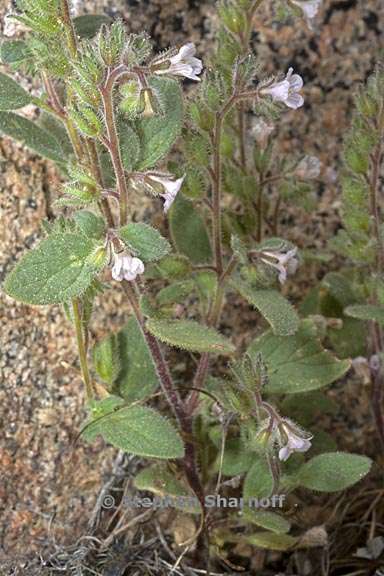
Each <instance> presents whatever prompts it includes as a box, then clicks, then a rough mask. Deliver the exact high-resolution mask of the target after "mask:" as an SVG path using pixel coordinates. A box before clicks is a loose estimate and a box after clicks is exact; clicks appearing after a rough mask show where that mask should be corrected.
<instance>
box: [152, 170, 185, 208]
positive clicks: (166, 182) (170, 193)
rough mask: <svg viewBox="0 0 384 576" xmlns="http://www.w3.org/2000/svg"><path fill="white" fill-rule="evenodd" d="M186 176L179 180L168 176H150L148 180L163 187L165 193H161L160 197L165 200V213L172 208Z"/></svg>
mask: <svg viewBox="0 0 384 576" xmlns="http://www.w3.org/2000/svg"><path fill="white" fill-rule="evenodd" d="M184 178H185V175H184V176H182V177H181V178H177V180H175V179H172V178H170V177H169V176H167V175H165V174H164V175H161V174H148V175H147V180H152V181H154V182H156V183H158V184H160V185H161V187H162V189H163V190H164V192H162V193H160V194H159V196H160V197H161V198H163V199H164V206H163V209H164V212H168V210H169V209H170V207H171V206H172V204H173V202H174V200H175V198H176V196H177V193H178V191H179V190H180V188H181V185H182V184H183V182H184Z"/></svg>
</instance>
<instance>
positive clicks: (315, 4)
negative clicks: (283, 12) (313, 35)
mask: <svg viewBox="0 0 384 576" xmlns="http://www.w3.org/2000/svg"><path fill="white" fill-rule="evenodd" d="M291 2H292V4H295V5H296V6H298V7H299V8H301V10H302V12H303V15H304V17H305V18H306V20H307V21H308V23H309V24H310V25H311V23H312V22H311V21H312V20H313V19H314V18H315V17H316V15H317V13H318V11H319V8H320V4H321V0H304V1H302V2H300V1H299V0H291Z"/></svg>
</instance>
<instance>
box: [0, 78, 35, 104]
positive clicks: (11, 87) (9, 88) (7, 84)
mask: <svg viewBox="0 0 384 576" xmlns="http://www.w3.org/2000/svg"><path fill="white" fill-rule="evenodd" d="M31 101H32V97H31V96H30V95H29V94H28V92H26V91H25V90H24V88H22V87H21V86H20V85H19V84H18V83H17V82H15V81H14V80H13V78H10V77H9V76H7V75H6V74H2V73H1V72H0V110H17V109H18V108H22V107H23V106H26V105H27V104H29V103H30V102H31Z"/></svg>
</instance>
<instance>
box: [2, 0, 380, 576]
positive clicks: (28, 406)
mask: <svg viewBox="0 0 384 576" xmlns="http://www.w3.org/2000/svg"><path fill="white" fill-rule="evenodd" d="M215 4H216V2H215V1H213V0H200V1H196V0H189V1H188V0H143V1H142V2H139V1H137V0H126V1H125V2H124V1H122V0H115V1H114V2H110V1H108V0H94V1H92V2H91V1H85V2H82V1H78V2H76V10H77V11H78V13H79V14H82V13H86V12H93V13H96V12H97V13H102V12H104V13H107V14H109V15H111V16H113V17H122V18H123V19H124V21H125V22H126V24H127V26H128V28H129V29H130V30H131V31H133V32H137V31H140V30H142V29H143V28H144V29H146V30H147V31H148V32H149V33H150V34H151V36H152V38H153V39H154V41H155V43H156V46H157V48H159V49H163V48H166V47H168V46H169V45H170V44H182V43H183V42H185V41H193V42H195V43H196V45H197V49H198V52H199V55H200V56H201V57H202V58H203V59H204V54H206V53H207V52H208V51H209V50H210V49H211V48H212V47H213V45H214V42H215V34H216V30H217V18H216V13H215ZM277 4H278V2H267V3H266V5H267V8H266V9H265V10H264V11H262V12H261V15H260V16H259V17H258V18H257V19H256V21H255V28H254V29H255V33H254V35H253V42H254V47H255V50H256V53H257V55H258V57H259V58H260V61H261V62H262V63H263V66H264V68H265V71H266V72H267V73H270V72H276V71H285V70H286V69H287V68H288V67H289V66H293V67H294V69H295V71H298V72H299V73H300V74H301V76H302V77H303V78H304V81H305V98H306V104H305V107H304V108H303V109H302V111H301V112H300V113H299V114H293V113H287V114H286V115H285V116H284V120H283V121H282V123H281V125H280V126H279V147H280V148H281V150H282V151H283V153H284V152H286V153H288V152H292V151H293V150H294V151H297V152H298V153H300V152H305V153H306V154H314V155H317V156H318V157H319V158H320V160H321V161H322V164H323V172H322V178H323V182H325V184H323V185H322V186H321V187H320V189H319V196H318V201H317V206H316V208H315V214H313V213H311V214H307V213H305V211H304V210H298V211H296V216H295V220H294V222H295V225H292V227H291V229H290V240H292V241H293V242H295V243H297V244H298V245H299V246H300V247H302V248H303V247H307V248H308V247H317V246H318V247H320V246H322V247H324V246H325V245H326V243H327V240H328V239H329V238H330V237H332V236H333V235H334V233H335V231H336V230H337V228H338V227H339V225H340V218H339V208H340V189H339V184H338V180H337V174H338V172H339V170H340V156H339V155H340V144H341V140H342V137H343V133H344V132H345V130H346V128H347V127H348V125H349V121H350V117H351V102H352V94H353V92H354V91H355V90H356V87H357V85H358V83H359V82H363V81H365V80H366V78H367V77H368V75H369V74H370V73H371V72H372V71H373V70H374V67H375V65H376V63H377V62H378V59H379V57H380V52H381V53H382V50H383V49H384V33H383V18H384V3H382V2H381V1H380V0H324V2H323V6H322V9H321V13H320V17H319V18H318V21H317V23H316V25H315V28H314V30H309V29H308V28H307V26H306V25H305V23H304V22H302V21H300V20H295V22H294V23H293V22H292V21H291V22H289V23H280V22H278V21H277V19H276V18H273V11H274V9H275V8H274V7H276V5H277ZM8 9H9V5H8V2H4V0H0V16H1V17H3V16H4V14H5V13H6V12H7V10H8ZM1 19H2V18H1ZM271 22H272V24H271ZM24 83H25V85H28V86H29V87H30V88H31V89H34V90H38V84H36V83H35V81H32V84H31V83H30V82H29V81H26V80H24ZM192 89H193V88H192ZM0 188H1V191H2V194H1V200H0V206H1V219H2V227H1V232H0V234H1V236H0V239H1V246H2V250H1V254H0V274H1V279H3V278H4V276H5V274H6V272H7V271H8V270H9V269H10V268H11V267H12V266H13V265H14V262H15V261H16V260H17V259H18V258H19V257H20V256H21V254H22V253H23V252H24V251H25V250H26V249H27V248H29V247H31V246H33V245H34V244H35V243H36V242H37V240H38V239H39V238H40V237H41V230H40V222H41V220H42V219H44V218H46V217H47V214H48V215H50V212H51V210H52V208H51V200H52V199H54V198H56V196H57V193H58V190H59V188H60V176H59V174H58V173H57V171H56V169H55V167H54V166H53V164H52V163H50V162H49V161H44V160H41V159H40V158H39V157H37V156H36V155H34V154H33V153H31V152H29V151H28V150H26V149H24V148H23V147H22V146H21V145H19V144H17V143H15V142H13V141H11V140H10V139H8V138H2V139H1V141H0ZM142 209H143V208H142V206H138V207H137V210H139V211H140V210H142ZM287 218H289V213H286V214H285V213H283V216H282V223H284V219H287ZM288 221H289V220H288ZM304 275H305V273H304V274H303V282H302V284H300V283H299V288H296V291H297V293H296V294H295V292H294V290H295V289H293V296H294V297H297V298H298V297H300V298H301V297H302V294H300V293H299V291H300V286H301V287H305V282H304ZM303 289H304V288H303ZM2 305H3V306H2V309H1V316H0V323H1V324H0V330H1V357H0V371H1V382H2V386H1V388H0V406H1V408H0V413H1V417H2V418H1V419H2V422H3V430H2V437H1V444H0V446H1V452H0V465H1V470H2V481H1V485H0V498H1V513H2V522H1V528H0V538H1V550H0V567H1V562H3V572H2V573H4V574H26V575H28V574H34V573H36V574H40V573H41V574H43V573H45V572H43V569H42V568H41V570H40V569H38V568H34V567H33V566H35V567H36V566H38V562H39V560H38V557H39V555H42V556H44V555H45V554H46V553H48V552H49V553H52V551H56V552H58V551H59V550H60V551H61V553H64V552H63V550H65V553H66V554H68V557H69V556H71V554H72V556H73V554H74V553H75V552H76V553H77V554H79V549H80V550H81V549H82V548H81V545H84V546H85V547H86V549H87V550H88V551H89V549H90V548H91V545H90V543H89V542H83V541H81V537H82V536H83V535H84V534H86V533H87V525H88V522H89V518H90V514H91V511H92V509H93V507H94V505H95V503H96V498H97V495H98V493H99V490H100V488H101V487H102V486H103V485H104V484H105V482H107V481H108V480H109V479H110V478H111V470H112V468H113V465H114V463H115V468H116V466H117V468H116V470H117V474H119V473H120V472H121V471H122V470H123V472H124V474H125V476H129V475H130V474H132V471H133V470H134V467H135V466H136V464H135V461H134V460H130V461H127V459H125V460H124V459H123V460H121V458H120V461H118V462H117V464H116V451H115V450H113V449H112V448H108V447H106V446H105V445H104V444H103V443H102V442H100V441H99V442H96V443H94V444H92V445H89V444H85V443H84V442H83V441H81V440H80V441H79V440H77V435H78V433H79V430H80V428H81V424H82V421H83V420H84V416H85V410H84V391H83V387H82V382H81V378H80V375H79V367H78V362H77V359H76V345H75V340H74V335H73V332H72V328H71V325H70V323H69V322H68V321H67V320H66V318H65V316H64V315H63V312H62V310H61V309H60V308H59V307H56V306H53V307H49V308H46V307H29V306H26V305H21V304H18V303H16V302H14V301H12V300H11V299H9V298H8V297H6V296H4V295H3V296H2ZM245 312H246V311H245ZM127 313H128V308H127V306H126V303H125V302H124V298H123V296H122V295H121V294H119V293H118V292H114V293H113V294H112V292H109V293H108V298H100V299H99V300H98V302H97V312H96V315H95V319H94V322H93V328H92V330H93V337H95V338H99V337H100V336H102V335H103V334H104V333H106V332H107V331H110V330H111V329H117V328H118V327H119V326H121V325H122V324H123V323H124V321H125V319H126V317H127ZM245 321H246V319H245ZM226 322H229V320H227V321H226ZM234 331H235V330H234ZM344 384H346V385H345V386H342V387H338V386H336V387H335V388H334V389H332V391H331V395H333V396H335V397H336V398H337V399H338V400H339V401H340V402H341V404H340V405H341V409H340V411H339V412H338V414H337V415H336V416H335V418H334V421H333V423H332V426H333V427H334V429H335V430H336V431H337V434H338V435H339V436H340V438H344V441H343V445H342V447H343V448H345V449H348V448H350V449H353V451H356V452H362V453H367V452H368V453H372V452H373V453H374V452H375V451H376V448H375V444H374V443H375V439H374V438H375V436H374V432H373V427H372V424H370V414H369V409H368V392H367V389H366V387H364V383H363V381H362V379H361V378H359V377H355V378H354V379H351V380H348V382H347V383H344ZM363 429H364V432H362V430H363ZM367 439H369V444H370V445H369V446H367ZM359 490H363V488H358V489H357V490H356V493H355V497H356V498H357V499H358V497H359V496H358V492H359ZM331 503H332V501H331ZM314 506H315V504H314ZM328 506H329V503H328ZM357 510H358V512H357V513H359V514H360V512H361V514H362V510H361V507H360V508H357ZM359 510H360V511H359ZM317 512H318V510H317V509H316V508H315V509H313V510H312V509H311V510H308V511H307V516H308V515H309V520H308V518H307V519H306V520H305V521H306V522H307V524H308V526H314V525H315V526H316V525H317V524H316V516H317ZM144 520H146V519H144ZM350 521H351V522H356V521H357V522H358V517H355V518H352V519H350ZM311 522H312V524H311ZM176 528H177V529H178V530H184V531H185V530H186V531H187V532H188V526H187V527H186V526H181V527H180V526H176ZM176 528H175V527H174V528H173V530H172V529H171V532H173V535H175V534H176ZM138 534H139V535H138V536H137V535H136V536H135V537H136V538H140V537H141V536H142V532H141V531H139V533H138ZM132 538H133V537H132ZM148 538H149V537H148ZM151 538H152V540H151V539H150V538H149V539H147V541H146V544H147V548H146V550H147V552H146V553H147V556H146V560H145V561H144V560H143V562H144V563H145V564H146V565H147V569H148V572H144V571H143V572H141V571H140V562H139V560H138V564H137V566H138V567H135V570H136V572H134V570H133V569H132V572H130V573H132V574H134V573H136V574H141V573H142V574H144V573H151V574H152V573H153V574H162V573H164V574H167V573H169V572H170V568H171V566H172V563H173V561H172V555H173V557H175V559H177V556H178V553H177V554H176V556H175V552H173V550H172V549H171V550H168V560H163V559H161V560H159V564H158V571H156V569H155V568H154V566H155V564H154V562H155V557H156V554H157V550H158V548H159V547H160V548H161V550H162V552H163V556H164V555H165V556H166V554H165V551H164V550H165V546H168V544H167V543H166V542H164V535H163V534H161V533H159V531H157V532H156V535H155V536H153V535H152V536H151ZM78 542H81V545H80V544H78ZM74 543H76V545H74ZM131 545H132V548H131V549H130V551H131V553H132V554H133V553H134V550H139V548H135V546H136V547H138V546H139V542H138V541H137V540H135V541H132V542H131ZM71 546H73V548H71ZM60 547H62V548H60ZM66 547H67V548H66ZM124 550H126V549H125V548H122V549H119V544H117V545H116V548H115V549H114V552H115V555H114V559H113V562H115V565H113V562H112V561H111V564H108V566H109V568H108V569H107V568H106V569H105V570H106V571H105V572H103V574H104V573H105V574H110V575H112V574H116V575H118V574H121V575H122V574H123V573H124V562H125V561H126V552H124ZM140 554H143V553H142V550H141V549H140V553H139V552H138V556H137V557H138V559H140ZM242 554H244V550H242V551H240V552H239V557H240V556H241V555H242ZM159 556H160V557H161V554H160V555H159ZM165 556H164V557H165ZM259 556H260V555H259V554H256V558H254V559H253V560H252V563H251V564H252V565H253V567H250V570H251V571H250V572H247V573H249V574H256V573H257V572H256V569H257V562H259V561H260V558H259ZM63 562H64V561H63ZM119 562H120V564H119ZM167 562H168V563H169V566H168V567H167ZM295 562H296V563H295ZM295 562H294V561H293V560H292V559H291V560H289V562H288V560H287V564H286V566H284V570H285V569H286V570H287V572H286V574H294V573H295V571H294V570H297V573H300V574H309V573H310V572H308V571H307V572H306V571H305V568H302V564H304V563H305V562H309V566H311V564H310V562H311V555H310V554H309V555H308V557H304V556H303V557H302V556H301V554H300V553H298V554H297V557H296V560H295ZM39 565H40V564H39ZM62 565H64V564H62ZM272 565H273V564H272ZM119 566H120V569H119ZM282 566H283V565H282V564H279V569H282V568H281V567H282ZM121 567H123V568H121ZM149 567H151V570H152V571H149ZM34 570H36V572H34ZM39 570H40V571H39ZM107 570H109V571H107ZM143 570H144V568H143ZM292 570H293V571H292ZM224 572H225V573H231V569H230V568H228V566H227V565H226V566H224V567H223V573H224ZM46 573H47V574H48V573H49V574H50V573H51V572H46ZM52 573H53V572H52ZM54 573H56V572H54ZM65 573H68V574H70V573H76V574H77V573H78V574H80V573H81V572H69V571H68V572H65ZM95 573H96V572H95ZM175 573H179V572H175ZM185 573H187V572H185ZM232 573H234V572H232ZM268 573H269V572H268ZM270 573H271V574H272V573H275V572H273V571H272V572H270ZM313 573H314V572H313ZM325 573H326V572H324V574H325ZM369 573H372V574H373V573H374V572H369ZM180 574H181V572H180ZM266 574H267V573H266ZM319 574H320V572H319ZM334 574H337V572H334ZM340 574H341V573H340ZM356 574H357V572H356ZM361 574H363V572H361ZM367 574H368V572H367Z"/></svg>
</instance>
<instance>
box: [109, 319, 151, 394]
mask: <svg viewBox="0 0 384 576" xmlns="http://www.w3.org/2000/svg"><path fill="white" fill-rule="evenodd" d="M117 339H118V344H119V358H120V371H119V373H118V375H117V378H116V381H115V387H116V390H117V392H118V394H120V395H121V396H122V397H123V398H125V399H126V400H129V401H135V400H140V399H142V398H145V397H147V396H149V395H150V394H152V393H153V392H154V391H155V390H156V388H157V387H158V386H159V380H158V377H157V374H156V370H155V367H154V365H153V361H152V356H151V354H150V352H149V350H148V346H147V343H146V341H145V339H144V336H143V333H142V331H141V330H140V328H139V326H138V324H137V322H136V320H135V318H130V319H129V320H128V322H127V324H126V325H125V326H124V328H123V329H122V330H120V332H119V333H118V334H117Z"/></svg>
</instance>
